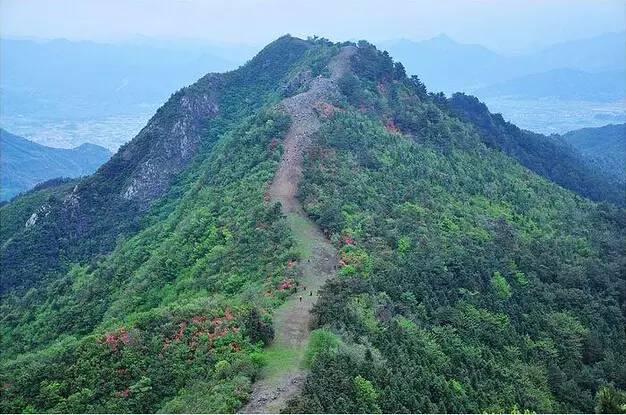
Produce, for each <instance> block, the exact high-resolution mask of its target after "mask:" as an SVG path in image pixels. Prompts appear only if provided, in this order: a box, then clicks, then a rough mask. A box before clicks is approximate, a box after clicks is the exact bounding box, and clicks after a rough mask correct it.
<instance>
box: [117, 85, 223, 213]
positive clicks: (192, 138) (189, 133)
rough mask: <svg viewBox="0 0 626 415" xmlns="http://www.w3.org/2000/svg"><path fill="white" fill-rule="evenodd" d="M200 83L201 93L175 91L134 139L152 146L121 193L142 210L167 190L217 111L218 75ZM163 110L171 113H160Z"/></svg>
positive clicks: (124, 155) (127, 154)
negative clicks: (137, 204) (201, 85)
mask: <svg viewBox="0 0 626 415" xmlns="http://www.w3.org/2000/svg"><path fill="white" fill-rule="evenodd" d="M199 83H202V84H203V89H204V92H203V93H201V94H197V93H189V90H190V89H191V88H186V89H183V90H181V91H179V92H178V93H176V94H175V95H174V96H173V97H172V98H171V99H170V101H168V103H167V104H166V105H165V106H164V107H163V108H161V109H160V110H159V113H157V115H156V116H155V117H154V118H152V119H151V120H150V122H149V123H148V125H147V126H146V127H145V128H144V129H143V130H141V132H140V133H139V135H138V136H137V138H136V139H135V141H137V142H140V143H143V142H150V143H151V145H150V147H149V151H148V152H147V153H146V154H144V155H143V157H142V158H141V160H139V163H138V166H137V167H136V169H135V170H134V172H133V173H132V175H131V177H130V178H129V180H128V184H127V185H126V186H125V187H124V188H123V189H122V191H121V195H122V197H123V198H124V199H126V200H133V201H136V202H137V203H139V205H140V207H141V209H142V210H143V209H146V208H148V207H149V206H150V203H151V202H152V201H153V200H155V199H156V198H158V197H159V196H161V195H163V194H164V193H165V192H166V191H167V189H168V187H169V183H170V181H171V180H172V178H173V177H174V176H175V175H176V174H177V173H179V172H180V171H181V170H182V169H183V168H184V167H185V165H186V164H187V163H188V162H189V161H190V160H191V158H192V157H193V156H194V155H195V154H196V150H197V149H198V146H199V144H200V141H201V139H202V133H203V131H204V130H203V128H204V126H206V124H207V122H208V121H209V120H210V119H212V118H214V117H215V116H217V114H218V113H219V102H218V96H217V95H218V94H217V89H218V84H219V76H218V75H208V76H207V77H205V78H203V79H202V80H201V81H199ZM212 86H213V87H214V88H211V87H212ZM163 113H165V114H167V115H169V114H171V116H165V117H164V116H161V115H162V114H163ZM136 147H137V146H136V145H134V146H128V147H126V148H124V150H123V151H122V152H121V157H122V158H124V159H131V158H132V153H134V152H135V151H136V150H137V149H136Z"/></svg>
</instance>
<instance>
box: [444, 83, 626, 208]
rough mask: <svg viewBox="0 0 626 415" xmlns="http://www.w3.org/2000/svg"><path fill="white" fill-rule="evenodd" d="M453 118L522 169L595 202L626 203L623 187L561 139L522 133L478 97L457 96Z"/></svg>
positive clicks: (451, 106)
mask: <svg viewBox="0 0 626 415" xmlns="http://www.w3.org/2000/svg"><path fill="white" fill-rule="evenodd" d="M447 106H448V108H449V109H450V110H451V111H452V113H453V114H455V115H457V116H459V117H461V118H462V119H463V120H465V121H467V122H468V123H470V124H472V125H473V126H474V127H475V128H476V129H477V130H478V131H479V132H480V135H481V137H482V139H483V142H484V143H485V144H486V145H487V146H489V147H493V148H496V149H499V150H501V151H503V152H504V153H506V154H508V155H510V156H511V157H513V158H515V159H517V160H518V161H519V162H520V163H521V164H522V165H523V166H525V167H527V168H529V169H530V170H532V171H534V172H535V173H537V174H539V175H541V176H544V177H546V178H548V179H550V180H552V181H554V182H555V183H557V184H559V185H561V186H563V187H565V188H566V189H569V190H572V191H574V192H576V193H579V194H581V195H582V196H585V197H588V198H590V199H592V200H595V201H609V202H612V203H615V204H618V205H621V206H624V204H625V203H626V193H625V189H624V186H623V185H622V183H620V182H619V181H618V180H615V178H614V177H613V175H612V174H607V172H606V171H603V170H602V169H597V168H595V167H594V166H592V165H590V164H589V163H588V162H587V161H586V160H585V158H584V156H583V155H581V154H580V153H579V152H578V151H576V150H575V149H574V148H573V147H572V146H570V145H569V144H568V143H567V142H566V140H565V141H564V140H563V139H561V137H559V136H550V137H548V136H545V135H542V134H536V133H533V132H531V131H527V130H522V129H520V128H518V127H517V126H515V125H514V124H511V123H509V122H506V121H505V120H504V118H502V116H501V115H500V114H492V113H490V112H489V109H488V108H487V106H486V105H485V104H483V103H482V102H480V101H479V100H478V99H477V98H476V97H473V96H471V95H465V94H463V93H456V94H454V95H452V97H451V98H450V99H448V100H447Z"/></svg>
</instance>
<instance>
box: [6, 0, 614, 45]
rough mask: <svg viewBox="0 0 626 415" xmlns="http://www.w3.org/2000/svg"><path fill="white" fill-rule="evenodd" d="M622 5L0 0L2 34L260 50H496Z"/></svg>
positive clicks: (605, 22) (595, 1) (555, 36)
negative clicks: (294, 44) (280, 40)
mask: <svg viewBox="0 0 626 415" xmlns="http://www.w3.org/2000/svg"><path fill="white" fill-rule="evenodd" d="M625 5H626V3H625V1H624V0H619V1H615V0H387V1H374V0H359V1H357V0H345V1H340V0H335V1H333V0H313V1H308V0H240V1H237V0H205V1H200V0H100V1H94V0H76V1H69V0H66V1H62V0H0V28H1V29H0V30H1V32H0V33H1V35H2V36H11V37H37V38H60V37H63V38H68V39H81V40H98V41H112V40H120V39H127V38H131V37H134V36H138V35H139V36H148V37H158V38H168V39H172V38H197V39H205V40H211V41H217V42H237V43H249V44H255V45H260V44H264V43H267V42H269V41H271V40H273V39H274V38H276V37H278V36H279V35H282V34H284V33H291V34H292V35H296V36H307V35H313V34H317V35H321V36H324V37H328V38H331V39H333V40H354V39H368V40H371V41H380V40H387V39H393V38H408V39H415V40H419V39H425V38H429V37H432V36H435V35H437V34H439V33H446V34H448V35H450V36H451V37H453V38H454V39H456V40H458V41H461V42H464V43H480V44H483V45H485V46H488V47H491V48H493V49H496V50H500V51H516V50H524V49H528V48H531V47H537V46H542V45H546V44H551V43H554V42H558V41H562V40H570V39H577V38H583V37H588V36H593V35H597V34H601V33H606V32H611V31H623V30H624V26H625V18H626V10H625V9H626V7H625Z"/></svg>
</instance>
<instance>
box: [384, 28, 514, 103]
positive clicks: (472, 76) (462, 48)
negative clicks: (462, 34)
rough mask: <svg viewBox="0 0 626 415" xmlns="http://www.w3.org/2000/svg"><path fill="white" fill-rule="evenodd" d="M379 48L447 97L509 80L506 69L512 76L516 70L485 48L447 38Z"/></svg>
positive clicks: (442, 37) (440, 36) (401, 43)
mask: <svg viewBox="0 0 626 415" xmlns="http://www.w3.org/2000/svg"><path fill="white" fill-rule="evenodd" d="M379 46H380V47H381V48H383V49H386V50H387V51H388V52H389V53H390V54H391V56H393V57H394V58H395V59H398V60H399V61H400V62H402V63H403V65H405V67H406V69H407V71H408V72H409V73H411V74H417V75H419V77H420V79H421V80H422V81H424V83H425V84H426V85H428V86H429V88H432V89H433V90H441V91H444V92H447V93H452V92H455V91H467V90H470V89H473V88H477V87H480V86H482V85H485V84H487V83H491V82H493V81H494V80H502V79H506V78H508V77H509V76H510V75H509V76H507V74H503V73H502V72H501V71H502V69H503V68H506V71H507V73H508V72H510V71H511V69H510V68H513V64H512V60H511V59H509V58H507V57H504V56H501V55H499V54H497V53H496V52H493V51H491V50H489V49H487V48H485V47H484V46H481V45H472V44H463V43H458V42H456V41H454V40H453V39H451V38H450V37H448V36H447V35H445V34H441V35H439V36H437V37H434V38H432V39H428V40H423V41H420V42H415V41H411V40H406V39H401V40H396V41H387V42H381V43H379ZM459 68H463V70H462V71H459ZM519 73H521V72H519V71H516V72H515V74H519Z"/></svg>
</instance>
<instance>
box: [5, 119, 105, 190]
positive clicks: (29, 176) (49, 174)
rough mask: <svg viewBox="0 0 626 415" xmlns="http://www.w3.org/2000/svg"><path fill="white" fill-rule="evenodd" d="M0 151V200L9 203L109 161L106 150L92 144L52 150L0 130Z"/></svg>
mask: <svg viewBox="0 0 626 415" xmlns="http://www.w3.org/2000/svg"><path fill="white" fill-rule="evenodd" d="M0 150H1V153H2V157H1V158H0V170H1V183H2V189H1V190H0V200H8V199H10V198H11V197H13V196H15V195H17V194H19V193H22V192H25V191H27V190H29V189H32V188H33V187H35V185H37V184H39V183H42V182H44V181H46V180H49V179H53V178H57V177H78V176H84V175H87V174H91V173H93V172H94V171H96V169H97V168H98V167H100V166H101V165H102V164H103V163H104V162H106V161H107V160H108V159H109V158H110V157H111V152H110V151H109V150H108V149H106V148H104V147H100V146H97V145H94V144H82V145H81V146H79V147H76V148H72V149H65V148H52V147H46V146H42V145H41V144H37V143H34V142H32V141H29V140H27V139H25V138H23V137H19V136H16V135H13V134H11V133H9V132H7V131H5V130H2V129H0Z"/></svg>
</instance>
